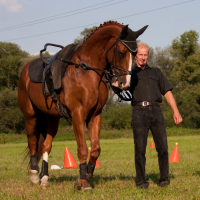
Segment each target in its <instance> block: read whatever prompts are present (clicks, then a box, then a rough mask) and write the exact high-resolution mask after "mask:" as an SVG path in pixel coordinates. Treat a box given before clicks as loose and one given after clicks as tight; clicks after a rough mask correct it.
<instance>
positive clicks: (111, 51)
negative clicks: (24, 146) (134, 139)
mask: <svg viewBox="0 0 200 200" xmlns="http://www.w3.org/2000/svg"><path fill="white" fill-rule="evenodd" d="M146 28H147V26H145V27H143V28H142V29H140V30H138V31H136V32H134V31H132V30H131V29H130V28H128V25H126V26H124V25H122V24H119V23H118V22H113V21H109V22H105V23H104V24H101V25H100V26H99V27H97V28H96V30H94V31H93V32H92V33H91V34H90V35H89V36H88V37H87V38H86V39H85V41H84V42H83V43H82V45H81V46H80V47H79V48H78V50H77V51H76V52H75V54H74V55H73V57H72V59H71V61H72V62H74V63H78V64H80V63H82V62H84V63H87V65H88V66H90V67H92V68H94V70H85V69H83V68H81V67H79V68H76V67H75V66H74V65H69V66H68V68H67V69H66V71H65V74H64V77H63V78H62V89H61V92H60V101H61V103H62V104H63V105H64V106H65V107H66V109H67V110H68V111H69V113H70V115H71V117H72V124H73V129H74V133H75V137H76V141H77V156H78V159H79V161H80V165H79V168H80V170H79V173H80V175H79V176H78V178H77V179H76V181H75V184H74V187H75V188H76V189H78V190H80V189H81V190H83V191H91V190H92V187H91V186H90V183H89V182H90V178H91V177H92V176H93V172H94V169H95V163H96V160H97V158H98V157H99V155H100V150H101V148H100V142H99V135H100V126H101V112H102V109H103V107H104V105H105V103H106V100H107V97H108V89H107V85H106V82H105V74H106V72H107V73H108V75H110V77H111V78H110V83H111V85H112V87H113V88H114V90H115V89H116V88H119V89H120V90H124V89H127V88H128V87H129V86H130V77H131V73H130V71H131V67H132V62H133V59H134V57H135V55H136V52H137V43H136V38H137V37H138V36H139V35H141V34H142V33H143V32H144V31H145V29H146ZM31 62H32V61H31ZM31 62H29V63H28V64H27V65H26V66H25V67H24V68H23V70H22V72H21V75H20V78H19V82H18V102H19V106H20V109H21V111H22V113H23V115H24V119H25V127H26V131H27V138H28V148H29V155H30V182H31V184H39V182H41V184H40V187H41V188H47V187H48V176H49V174H48V156H49V153H50V151H51V147H52V141H53V138H54V137H55V135H56V133H57V130H58V125H59V119H60V118H61V116H60V115H59V114H58V112H57V110H56V108H55V104H53V103H52V99H51V98H49V99H45V97H44V95H43V91H42V83H33V82H31V80H30V77H29V73H28V69H29V66H30V64H31ZM108 66H110V69H109V72H108V71H107V70H106V69H107V67H108ZM95 69H96V70H95ZM85 124H86V126H87V128H88V136H89V139H90V143H91V153H90V160H89V162H88V163H87V162H86V160H87V157H88V148H87V145H86V141H85V134H84V125H85ZM42 156H43V161H42V170H41V173H40V176H38V173H39V166H38V162H39V160H40V159H41V157H42Z"/></svg>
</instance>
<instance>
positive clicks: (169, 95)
mask: <svg viewBox="0 0 200 200" xmlns="http://www.w3.org/2000/svg"><path fill="white" fill-rule="evenodd" d="M164 96H165V99H166V100H167V103H168V104H169V106H170V107H171V109H172V110H173V111H174V115H173V118H174V122H175V124H176V125H178V124H180V123H181V122H182V121H183V119H182V117H181V115H180V113H179V111H178V108H177V106H176V102H175V99H174V97H173V94H172V92H171V91H168V92H167V93H166V94H165V95H164Z"/></svg>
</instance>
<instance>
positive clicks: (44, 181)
mask: <svg viewBox="0 0 200 200" xmlns="http://www.w3.org/2000/svg"><path fill="white" fill-rule="evenodd" d="M47 120H48V126H47V135H46V139H45V140H44V143H43V146H42V155H43V161H42V170H41V173H40V179H41V184H40V187H41V189H45V188H47V187H48V186H49V184H48V177H49V173H48V157H49V154H50V151H51V147H52V141H53V138H54V137H55V135H56V133H57V131H58V124H59V118H57V117H52V116H47Z"/></svg>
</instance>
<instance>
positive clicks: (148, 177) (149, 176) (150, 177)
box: [146, 173, 175, 183]
mask: <svg viewBox="0 0 200 200" xmlns="http://www.w3.org/2000/svg"><path fill="white" fill-rule="evenodd" d="M174 178H175V176H174V175H173V174H169V179H174ZM159 179H160V174H159V173H149V174H146V180H147V181H149V180H152V181H153V182H154V183H158V181H159Z"/></svg>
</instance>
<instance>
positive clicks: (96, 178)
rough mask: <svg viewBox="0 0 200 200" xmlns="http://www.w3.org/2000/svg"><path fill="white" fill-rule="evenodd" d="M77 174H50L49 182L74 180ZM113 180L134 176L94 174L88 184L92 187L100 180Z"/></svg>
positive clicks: (128, 178) (132, 177)
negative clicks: (56, 175)
mask: <svg viewBox="0 0 200 200" xmlns="http://www.w3.org/2000/svg"><path fill="white" fill-rule="evenodd" d="M77 177H78V176H65V175H64V176H60V177H55V176H54V175H51V176H50V177H49V182H51V183H62V182H66V181H69V182H74V181H75V180H76V179H77ZM113 180H124V181H126V180H133V181H135V176H125V175H123V174H119V175H116V176H114V175H112V176H101V175H94V176H93V177H92V178H91V181H90V185H91V186H92V187H93V188H94V187H95V185H99V184H101V183H102V182H107V181H113Z"/></svg>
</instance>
